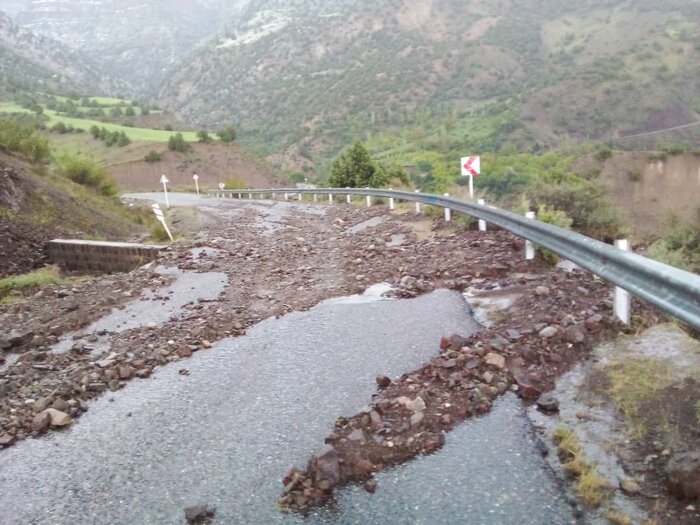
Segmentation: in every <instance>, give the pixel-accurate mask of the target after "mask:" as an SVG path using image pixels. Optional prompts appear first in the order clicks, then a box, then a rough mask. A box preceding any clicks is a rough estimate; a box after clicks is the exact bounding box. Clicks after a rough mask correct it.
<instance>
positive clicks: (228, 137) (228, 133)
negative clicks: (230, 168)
mask: <svg viewBox="0 0 700 525" xmlns="http://www.w3.org/2000/svg"><path fill="white" fill-rule="evenodd" d="M216 135H217V136H218V137H219V139H221V142H226V143H229V142H233V141H234V140H236V136H237V132H236V128H235V127H234V126H231V125H229V126H226V127H225V128H224V129H220V130H219V131H217V132H216Z"/></svg>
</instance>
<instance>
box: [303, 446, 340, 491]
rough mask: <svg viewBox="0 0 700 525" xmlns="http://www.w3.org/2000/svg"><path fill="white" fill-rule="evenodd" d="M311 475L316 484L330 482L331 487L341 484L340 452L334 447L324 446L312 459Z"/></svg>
mask: <svg viewBox="0 0 700 525" xmlns="http://www.w3.org/2000/svg"><path fill="white" fill-rule="evenodd" d="M310 463H311V467H312V468H311V469H309V473H310V474H311V475H312V476H313V479H314V480H315V481H316V483H320V482H321V481H323V480H326V481H328V483H329V484H330V487H334V486H335V485H337V484H338V483H340V461H339V457H338V451H337V450H336V449H335V448H333V446H332V445H324V446H323V447H322V448H321V449H320V450H319V451H318V452H317V453H316V454H315V455H314V456H313V457H312V458H311V461H310Z"/></svg>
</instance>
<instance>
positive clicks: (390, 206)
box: [389, 188, 395, 211]
mask: <svg viewBox="0 0 700 525" xmlns="http://www.w3.org/2000/svg"><path fill="white" fill-rule="evenodd" d="M389 191H394V189H393V188H389ZM394 208H395V206H394V197H389V209H390V210H392V211H393V210H394Z"/></svg>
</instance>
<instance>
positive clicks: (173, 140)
mask: <svg viewBox="0 0 700 525" xmlns="http://www.w3.org/2000/svg"><path fill="white" fill-rule="evenodd" d="M168 149H169V150H170V151H179V152H180V153H185V152H186V151H189V150H190V149H192V146H190V145H189V143H187V141H186V140H185V138H184V137H183V136H182V133H176V134H175V135H171V136H170V138H169V139H168Z"/></svg>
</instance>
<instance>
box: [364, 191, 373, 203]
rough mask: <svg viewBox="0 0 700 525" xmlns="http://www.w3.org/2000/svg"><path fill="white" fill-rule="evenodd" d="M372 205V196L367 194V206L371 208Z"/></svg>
mask: <svg viewBox="0 0 700 525" xmlns="http://www.w3.org/2000/svg"><path fill="white" fill-rule="evenodd" d="M365 189H367V190H368V189H369V188H365ZM370 206H372V196H371V195H367V207H368V208H369V207H370Z"/></svg>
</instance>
